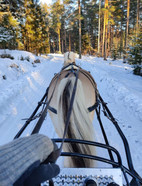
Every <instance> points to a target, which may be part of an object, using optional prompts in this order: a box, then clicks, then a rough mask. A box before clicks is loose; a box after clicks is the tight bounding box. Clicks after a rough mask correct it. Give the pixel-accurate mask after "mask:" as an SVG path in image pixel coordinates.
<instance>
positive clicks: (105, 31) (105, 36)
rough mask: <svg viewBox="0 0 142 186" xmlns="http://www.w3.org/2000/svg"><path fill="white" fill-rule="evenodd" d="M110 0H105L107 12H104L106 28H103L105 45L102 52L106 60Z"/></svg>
mask: <svg viewBox="0 0 142 186" xmlns="http://www.w3.org/2000/svg"><path fill="white" fill-rule="evenodd" d="M107 27H108V0H105V13H104V30H103V47H102V54H103V56H104V60H107V59H106V55H107V54H106V52H107V51H106V50H107V30H108V28H107Z"/></svg>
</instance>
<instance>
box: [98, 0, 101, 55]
mask: <svg viewBox="0 0 142 186" xmlns="http://www.w3.org/2000/svg"><path fill="white" fill-rule="evenodd" d="M100 9H101V0H99V27H98V55H99V56H100V27H101V15H100Z"/></svg>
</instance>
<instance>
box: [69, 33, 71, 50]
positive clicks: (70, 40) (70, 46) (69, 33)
mask: <svg viewBox="0 0 142 186" xmlns="http://www.w3.org/2000/svg"><path fill="white" fill-rule="evenodd" d="M69 51H71V34H70V31H69Z"/></svg>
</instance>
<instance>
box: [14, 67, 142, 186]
mask: <svg viewBox="0 0 142 186" xmlns="http://www.w3.org/2000/svg"><path fill="white" fill-rule="evenodd" d="M73 65H74V66H76V68H75V70H74V69H72V68H69V70H70V69H72V70H73V71H72V73H77V69H78V66H77V65H75V64H69V65H68V66H67V67H66V68H68V67H70V66H71V67H72V66H73ZM59 74H60V73H59ZM66 76H68V74H67V75H66ZM75 77H76V81H77V78H78V76H77V75H76V76H75ZM58 78H59V76H58V75H56V79H57V80H56V81H58ZM76 81H75V82H76ZM55 84H56V83H55ZM73 90H74V91H73V92H72V99H71V102H70V109H69V112H68V120H67V122H66V126H65V129H64V135H63V138H57V139H55V138H54V139H52V141H53V142H54V143H55V144H58V145H57V146H58V148H57V149H56V150H55V151H54V152H53V153H51V154H50V156H49V157H48V158H47V160H46V163H47V164H48V163H55V162H56V160H57V159H58V157H59V156H64V157H77V158H85V159H91V160H94V161H96V162H101V163H103V164H104V167H102V168H61V169H60V173H59V174H58V175H57V176H56V177H53V178H52V179H50V180H47V181H45V182H44V183H41V185H43V186H45V185H59V186H60V185H69V186H71V185H76V186H77V185H80V186H81V185H84V181H85V180H86V179H87V178H91V179H93V180H96V183H97V185H98V186H107V185H119V186H122V185H127V186H141V185H142V178H141V177H140V176H139V175H138V173H137V172H136V171H135V169H134V166H133V162H132V158H131V153H130V149H129V144H128V141H127V139H126V137H125V135H124V134H123V132H122V130H121V128H120V127H119V125H118V123H117V121H116V119H115V118H114V117H113V115H112V113H111V112H110V110H109V108H108V106H107V103H105V101H104V100H103V98H102V97H101V95H100V94H99V91H98V90H97V102H96V103H95V104H94V105H93V106H92V107H90V108H89V109H90V110H91V109H95V113H96V114H95V117H97V121H98V125H99V126H100V129H101V133H102V137H103V139H104V143H100V142H95V141H87V140H81V139H69V138H65V133H66V131H67V129H68V123H69V120H70V114H71V110H72V105H73V99H74V94H75V91H76V83H75V84H74V89H73ZM48 91H49V88H47V90H46V92H45V94H44V96H43V97H42V99H41V100H40V101H39V103H38V105H37V107H36V108H35V110H34V112H33V113H32V115H31V116H30V117H29V118H28V119H27V120H26V122H25V124H24V125H23V127H22V128H21V129H20V131H19V132H18V133H17V134H16V136H15V138H14V139H17V138H19V137H20V136H21V134H22V133H23V131H24V130H25V129H26V128H27V127H28V125H29V124H30V122H32V121H33V120H35V119H38V121H37V124H36V125H35V128H34V129H33V131H32V133H31V135H33V134H36V133H39V131H40V128H41V126H42V123H43V121H44V119H45V117H46V115H47V111H48V110H50V111H52V112H53V113H55V114H56V112H57V111H56V110H55V109H54V108H53V107H51V106H50V101H51V100H50V99H48V98H47V95H48ZM53 92H54V89H53ZM51 97H52V95H51ZM102 113H103V116H104V117H106V118H107V119H109V120H110V125H113V126H114V128H115V130H116V131H117V133H118V135H119V136H120V138H121V140H122V143H123V146H124V149H125V156H126V161H127V165H125V166H124V165H123V159H122V157H121V155H120V153H119V151H118V150H117V149H116V148H114V147H113V146H111V145H110V144H109V137H108V135H107V132H106V130H105V127H104V124H103V122H102ZM64 143H66V144H84V145H87V146H94V147H96V148H99V149H101V151H102V156H97V155H90V154H88V153H86V154H80V153H77V152H65V151H63V150H62V147H63V144H64ZM103 151H105V152H106V151H107V154H108V156H107V157H106V156H105V157H104V156H103ZM104 154H105V155H106V153H104ZM106 165H107V166H106Z"/></svg>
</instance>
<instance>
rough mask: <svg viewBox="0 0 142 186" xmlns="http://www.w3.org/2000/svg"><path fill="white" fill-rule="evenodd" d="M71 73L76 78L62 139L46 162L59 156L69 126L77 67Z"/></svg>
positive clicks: (52, 160)
mask: <svg viewBox="0 0 142 186" xmlns="http://www.w3.org/2000/svg"><path fill="white" fill-rule="evenodd" d="M73 73H74V75H75V77H76V79H75V83H74V87H73V91H72V95H71V101H70V105H69V110H68V113H67V119H66V122H65V128H64V134H63V138H62V141H61V145H60V148H59V149H57V150H55V151H53V152H52V153H51V154H50V156H49V157H48V158H47V159H46V162H51V163H55V162H56V161H57V159H58V158H59V156H60V155H61V152H62V149H63V144H64V141H65V136H66V134H67V130H68V127H69V121H70V116H71V113H72V107H73V103H74V98H75V93H76V88H77V81H78V74H79V69H77V71H74V72H73Z"/></svg>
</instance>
